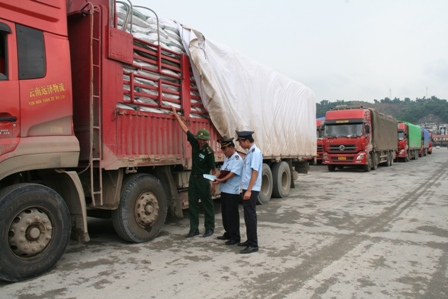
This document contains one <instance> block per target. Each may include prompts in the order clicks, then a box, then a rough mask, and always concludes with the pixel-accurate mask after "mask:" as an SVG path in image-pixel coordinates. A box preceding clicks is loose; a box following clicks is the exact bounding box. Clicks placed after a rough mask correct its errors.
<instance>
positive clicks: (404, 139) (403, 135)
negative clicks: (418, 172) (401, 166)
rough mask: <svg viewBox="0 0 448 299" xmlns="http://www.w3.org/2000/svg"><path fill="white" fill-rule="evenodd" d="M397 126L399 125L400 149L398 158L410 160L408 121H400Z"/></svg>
mask: <svg viewBox="0 0 448 299" xmlns="http://www.w3.org/2000/svg"><path fill="white" fill-rule="evenodd" d="M397 126H398V149H397V154H396V159H397V160H404V161H409V159H408V136H409V127H408V125H407V124H406V123H403V122H398V123H397Z"/></svg>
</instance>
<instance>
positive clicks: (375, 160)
mask: <svg viewBox="0 0 448 299" xmlns="http://www.w3.org/2000/svg"><path fill="white" fill-rule="evenodd" d="M372 169H373V170H377V169H378V156H377V154H376V153H372Z"/></svg>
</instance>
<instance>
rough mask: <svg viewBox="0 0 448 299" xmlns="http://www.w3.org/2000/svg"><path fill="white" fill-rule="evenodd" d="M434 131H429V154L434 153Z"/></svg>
mask: <svg viewBox="0 0 448 299" xmlns="http://www.w3.org/2000/svg"><path fill="white" fill-rule="evenodd" d="M432 142H433V140H432V132H429V145H428V154H429V155H431V154H432Z"/></svg>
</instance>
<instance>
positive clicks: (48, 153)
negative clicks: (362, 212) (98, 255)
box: [0, 0, 316, 281]
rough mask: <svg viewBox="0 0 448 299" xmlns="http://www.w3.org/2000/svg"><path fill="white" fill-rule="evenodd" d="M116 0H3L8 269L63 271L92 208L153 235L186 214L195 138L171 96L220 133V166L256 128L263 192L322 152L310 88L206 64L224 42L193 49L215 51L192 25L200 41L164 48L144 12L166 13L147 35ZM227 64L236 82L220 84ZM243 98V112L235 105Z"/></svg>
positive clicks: (0, 43)
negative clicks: (235, 142)
mask: <svg viewBox="0 0 448 299" xmlns="http://www.w3.org/2000/svg"><path fill="white" fill-rule="evenodd" d="M116 2H121V1H114V0H91V1H88V2H86V1H85V0H70V1H66V0H51V1H49V0H40V1H34V0H23V1H10V0H0V47H1V49H0V50H1V51H0V53H3V54H2V56H1V57H0V58H2V59H4V61H5V63H4V65H3V66H2V68H1V69H0V72H1V74H0V90H1V91H2V94H1V103H2V104H1V107H0V215H2V217H0V252H1V254H2V257H1V259H0V279H3V280H8V281H20V280H24V279H27V278H30V277H34V276H37V275H40V274H41V273H43V272H46V271H48V270H50V269H51V268H53V267H54V266H55V265H56V263H57V262H58V260H59V259H60V257H61V256H62V255H63V253H64V251H65V249H66V247H67V244H68V241H69V238H70V237H71V238H73V239H75V240H78V241H80V242H87V241H89V239H90V237H89V232H88V229H87V216H100V217H111V219H112V223H113V226H114V228H115V230H116V231H117V234H118V235H119V236H120V237H121V238H123V239H124V240H126V241H129V242H145V241H149V240H151V239H153V238H155V237H156V236H157V235H158V234H159V232H160V230H161V229H162V227H163V225H164V222H165V219H166V216H167V213H172V214H174V215H177V216H182V211H183V209H185V208H187V206H186V204H185V203H187V202H188V201H187V192H188V178H189V175H190V171H191V166H192V165H191V163H192V159H191V147H190V145H189V143H188V142H187V140H186V136H185V134H183V132H182V131H181V130H180V129H179V128H178V125H177V123H176V120H175V118H174V116H173V115H172V114H171V112H170V111H171V109H170V107H171V106H175V107H176V108H177V110H178V111H181V115H182V117H183V119H184V121H185V122H186V123H187V124H188V126H189V128H190V130H191V131H193V132H196V131H198V130H199V129H202V128H205V129H207V130H208V131H209V132H210V136H211V142H210V145H211V147H212V148H213V150H214V151H215V160H216V161H217V162H218V163H222V161H223V159H224V155H223V153H222V152H221V150H220V147H219V144H218V142H217V140H218V139H219V138H221V137H232V136H233V134H234V132H235V130H247V129H252V130H254V131H255V135H254V137H255V140H256V143H257V145H258V146H259V147H260V148H261V149H262V151H263V154H264V165H263V183H262V190H261V192H260V198H259V202H260V203H267V202H268V201H269V199H270V198H271V195H273V196H277V197H285V196H288V194H289V190H290V188H291V187H294V179H295V178H296V177H295V174H296V172H304V171H306V167H307V163H306V161H305V159H306V158H307V157H310V156H313V155H315V152H316V139H315V109H316V107H315V102H314V95H313V93H312V92H311V91H310V90H309V89H308V88H307V87H306V86H304V85H302V84H300V83H298V82H295V81H292V80H290V79H289V78H286V77H284V76H281V75H279V74H276V73H273V72H272V70H268V69H266V68H261V67H257V68H244V67H239V69H245V70H243V71H246V72H248V70H251V69H257V70H259V72H261V73H260V74H262V75H263V76H261V75H260V76H256V75H257V74H246V73H238V72H237V71H235V70H233V69H232V70H230V71H229V70H221V72H220V70H219V67H220V66H219V65H205V63H206V62H203V61H201V60H200V59H201V58H203V57H208V58H210V57H211V56H212V55H214V53H212V52H207V53H198V52H193V50H194V51H206V50H207V49H208V48H207V45H208V44H207V41H206V40H205V39H203V36H202V35H201V34H197V32H196V31H194V32H191V31H189V32H184V33H185V34H182V36H183V37H185V36H187V35H188V34H190V35H189V36H190V37H191V38H190V40H188V41H187V42H188V43H189V42H191V43H195V44H196V45H197V44H198V43H199V44H201V45H202V47H197V46H196V47H189V45H188V43H187V42H186V41H182V44H183V45H184V46H185V49H182V50H181V51H179V50H178V49H179V48H178V46H179V44H178V43H176V44H175V45H171V47H169V46H166V45H162V42H161V35H162V34H161V33H160V22H159V18H158V16H157V15H155V16H154V17H153V18H152V19H146V17H144V18H142V19H143V20H145V19H146V20H147V21H148V22H147V23H149V21H150V20H151V22H152V24H153V25H154V24H156V28H157V29H156V31H155V32H152V31H148V34H155V38H156V40H157V42H154V43H153V42H150V41H148V40H146V38H144V36H142V35H141V34H140V35H138V34H137V33H138V32H137V33H136V30H135V27H134V28H133V24H134V25H135V22H134V21H133V17H134V16H136V15H137V13H136V12H135V10H134V9H135V7H134V8H133V7H132V3H130V2H129V4H125V7H124V8H123V7H121V6H120V7H119V8H118V7H117V3H116ZM142 9H143V8H142ZM117 11H119V12H120V15H118V13H117ZM148 11H151V10H148ZM139 25H140V26H143V27H144V26H146V24H145V22H143V23H142V24H139ZM145 28H149V27H148V26H147V27H145ZM173 28H174V27H173ZM183 29H184V28H182V27H181V26H179V27H178V28H177V30H183ZM150 30H152V29H150ZM170 30H172V31H176V28H175V29H172V28H170ZM185 30H186V29H185ZM187 33H188V34H187ZM193 33H195V34H197V36H194V34H193ZM179 43H180V42H179ZM195 49H196V50H195ZM230 60H231V59H229V61H230ZM243 60H244V59H243ZM243 62H244V61H243ZM228 64H229V63H227V62H226V63H222V66H226V65H228ZM213 68H215V69H216V70H214V73H213V72H211V71H213V70H212V69H213ZM230 73H231V74H232V76H231V77H232V78H228V79H229V80H235V82H230V83H229V82H227V83H226V86H228V87H227V89H229V88H230V89H232V90H226V88H222V86H216V85H213V84H216V83H217V82H218V83H219V82H221V81H222V80H224V79H226V78H219V79H217V78H218V76H220V75H221V76H222V75H225V74H230ZM265 78H270V79H272V78H275V80H274V81H275V82H277V81H280V82H281V84H277V85H272V84H271V85H270V84H266V80H265ZM245 80H252V81H250V84H246V83H247V82H246V81H245ZM207 84H210V85H207ZM248 86H252V89H251V88H248ZM278 86H288V88H289V89H290V90H286V91H282V92H278V90H276V88H279V87H278ZM240 90H245V92H247V93H248V94H252V97H257V101H258V102H256V105H254V102H250V103H246V102H244V101H245V99H246V98H248V99H250V96H247V97H246V94H242V93H241V91H240ZM223 91H224V92H228V93H229V94H230V95H228V94H225V95H222V94H221V93H222V92H223ZM283 94H284V95H286V97H287V98H281V97H280V98H279V97H278V95H283ZM232 95H237V96H236V97H235V98H232ZM275 95H277V96H275ZM291 95H293V96H291ZM223 99H226V100H228V99H230V100H232V101H233V102H223ZM236 101H239V102H238V105H236V103H235V102H236ZM248 101H249V100H248ZM251 105H252V106H256V107H254V109H252V110H254V112H253V113H252V110H250V109H248V108H247V107H248V106H251ZM233 106H235V107H236V106H238V108H239V110H238V111H237V112H235V111H234V110H226V109H227V108H228V107H233ZM260 115H262V116H263V119H259V116H260ZM279 115H281V116H282V117H281V121H276V119H279V117H276V116H279ZM279 140H282V141H287V142H286V143H285V142H279ZM288 142H290V143H288Z"/></svg>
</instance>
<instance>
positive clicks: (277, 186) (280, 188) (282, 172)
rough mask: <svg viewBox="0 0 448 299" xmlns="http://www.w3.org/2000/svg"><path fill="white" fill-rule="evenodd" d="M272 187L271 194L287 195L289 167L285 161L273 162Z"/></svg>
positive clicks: (289, 179)
mask: <svg viewBox="0 0 448 299" xmlns="http://www.w3.org/2000/svg"><path fill="white" fill-rule="evenodd" d="M272 177H273V189H272V196H274V197H279V198H283V197H288V196H289V191H290V190H291V169H290V168H289V165H288V163H286V162H285V161H282V162H277V163H274V165H273V166H272Z"/></svg>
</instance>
